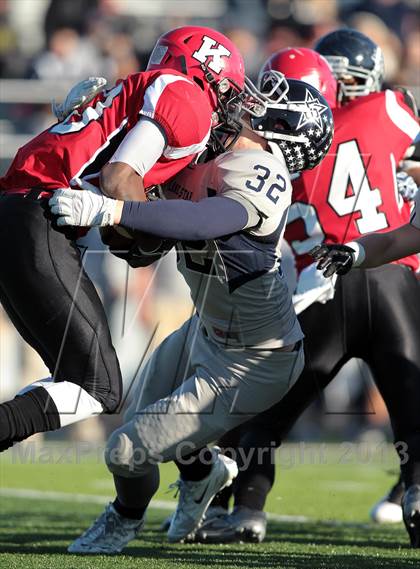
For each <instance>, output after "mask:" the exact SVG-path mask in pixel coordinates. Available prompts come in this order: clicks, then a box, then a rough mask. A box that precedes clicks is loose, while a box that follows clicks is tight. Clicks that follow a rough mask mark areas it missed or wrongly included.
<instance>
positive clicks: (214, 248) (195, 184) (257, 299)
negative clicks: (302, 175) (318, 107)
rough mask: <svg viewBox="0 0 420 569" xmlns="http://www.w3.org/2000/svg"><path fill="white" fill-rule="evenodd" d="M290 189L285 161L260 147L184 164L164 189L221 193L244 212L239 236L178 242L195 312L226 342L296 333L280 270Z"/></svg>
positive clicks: (264, 340)
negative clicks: (245, 222)
mask: <svg viewBox="0 0 420 569" xmlns="http://www.w3.org/2000/svg"><path fill="white" fill-rule="evenodd" d="M291 192H292V188H291V183H290V178H289V173H288V171H287V168H286V166H285V163H284V161H283V160H282V159H279V158H278V157H274V156H273V155H272V154H270V153H269V152H266V151H263V150H237V151H233V152H227V153H226V154H223V155H221V156H219V157H218V158H216V159H215V160H212V161H211V162H208V163H206V164H200V165H196V166H191V167H189V168H186V169H185V170H184V171H183V172H181V173H180V174H179V175H178V176H177V177H176V178H175V179H174V180H172V181H171V182H170V183H169V184H167V186H166V188H165V196H166V197H167V198H168V199H172V198H183V199H189V200H193V201H198V200H201V199H203V198H207V197H212V196H215V199H217V196H223V197H228V198H230V199H233V200H236V201H238V202H240V203H241V204H243V206H244V207H245V208H246V209H247V212H248V218H249V219H248V224H247V227H246V228H245V229H244V230H242V231H240V232H239V233H235V234H233V235H227V236H225V237H221V238H218V239H214V240H209V241H202V242H183V243H180V244H179V245H178V269H179V271H180V272H181V273H182V275H183V277H184V278H185V280H186V282H187V284H188V286H189V288H190V291H191V298H192V300H193V302H194V304H195V306H196V308H197V312H198V314H199V317H200V319H201V321H202V322H203V324H204V326H205V328H206V331H207V334H208V335H209V336H210V337H211V338H212V339H213V340H215V341H217V342H219V343H222V344H224V345H225V346H229V347H232V348H234V347H241V346H258V347H266V348H276V347H282V346H286V345H289V344H292V343H294V342H296V341H297V340H300V339H301V338H302V337H303V334H302V331H301V329H300V326H299V323H298V321H297V318H296V315H295V312H294V309H293V305H292V300H291V296H290V294H289V291H288V288H287V284H286V279H285V278H284V276H283V274H282V272H281V270H279V268H280V267H279V262H280V243H281V240H282V237H283V233H284V229H285V225H286V220H287V213H288V209H289V206H290V201H291ZM180 222H181V221H180Z"/></svg>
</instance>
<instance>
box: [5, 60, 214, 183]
mask: <svg viewBox="0 0 420 569" xmlns="http://www.w3.org/2000/svg"><path fill="white" fill-rule="evenodd" d="M141 115H144V116H147V117H149V118H152V119H153V120H154V121H156V122H157V123H158V124H159V125H160V127H161V128H162V129H163V131H164V133H165V136H166V140H167V146H166V148H165V152H164V155H163V156H161V158H160V159H159V160H158V162H156V164H155V165H154V166H153V168H152V169H151V170H150V171H149V172H147V173H146V175H145V177H144V187H145V188H147V187H149V186H152V185H153V184H159V183H162V182H165V181H166V180H168V179H169V178H171V177H172V176H174V175H175V174H177V173H178V172H179V171H180V170H182V168H184V167H185V166H187V165H188V164H189V163H190V162H191V160H192V159H193V157H194V156H195V155H196V154H197V153H198V152H200V151H201V150H203V149H204V148H205V146H206V143H207V140H208V137H209V135H210V126H211V115H212V109H211V107H210V103H209V101H208V99H207V96H206V95H205V94H204V92H203V91H202V90H201V89H200V87H199V86H198V85H197V84H196V83H194V82H193V81H192V80H191V79H189V78H188V77H186V76H185V75H183V74H182V73H179V72H178V71H175V70H173V69H166V70H158V71H145V72H143V73H136V74H133V75H129V76H128V77H127V78H126V79H124V80H120V81H118V82H117V84H116V85H115V86H114V87H113V88H111V89H109V90H107V91H105V92H103V93H101V94H99V95H98V96H97V97H96V98H95V99H94V100H93V101H92V102H91V103H89V105H88V106H87V107H86V108H85V109H84V110H83V112H82V113H80V114H79V113H72V114H71V115H70V116H69V117H68V118H67V119H65V120H64V121H62V122H59V123H56V124H54V125H53V126H52V127H51V128H49V129H47V130H45V131H44V132H42V133H41V134H39V135H38V136H37V137H35V138H34V139H32V140H31V141H30V142H28V143H27V144H25V146H23V147H22V148H20V149H19V151H18V152H17V154H16V156H15V159H14V160H13V162H12V164H11V166H10V168H9V170H8V171H7V173H6V175H5V176H4V177H3V178H0V188H1V189H2V190H5V191H7V190H17V189H27V188H45V189H47V190H53V189H56V188H60V187H66V186H69V184H70V181H71V180H72V179H73V178H74V177H76V176H79V177H84V176H87V175H93V174H95V173H98V172H99V171H100V170H101V168H102V166H104V165H105V164H106V163H107V162H108V160H109V159H110V158H111V156H112V155H113V154H114V152H115V150H116V149H117V147H118V145H119V144H120V143H121V141H122V139H123V138H124V136H125V135H126V134H127V132H128V131H129V130H130V129H132V128H133V126H135V124H136V123H137V122H138V120H139V119H140V117H141ZM141 151H142V149H141V148H139V153H140V152H141Z"/></svg>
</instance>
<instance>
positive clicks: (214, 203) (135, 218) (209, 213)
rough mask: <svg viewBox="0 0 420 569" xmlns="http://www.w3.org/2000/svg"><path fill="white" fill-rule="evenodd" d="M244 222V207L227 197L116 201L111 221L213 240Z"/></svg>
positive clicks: (173, 236)
mask: <svg viewBox="0 0 420 569" xmlns="http://www.w3.org/2000/svg"><path fill="white" fill-rule="evenodd" d="M247 222H248V213H247V211H246V209H245V208H244V207H243V206H242V205H241V204H240V203H238V202H236V201H234V200H231V199H228V198H219V197H217V198H207V199H204V200H202V201H200V202H188V201H184V200H168V201H158V202H150V203H138V202H125V203H122V202H118V204H117V208H116V211H115V217H114V224H115V225H117V224H118V225H121V226H123V227H125V228H127V229H131V230H135V231H144V232H145V233H151V234H152V235H157V236H159V237H164V238H167V239H176V240H186V241H199V240H203V239H204V240H205V239H215V238H217V237H222V236H224V235H229V234H231V233H236V232H237V231H240V230H241V229H243V228H244V227H246V225H247Z"/></svg>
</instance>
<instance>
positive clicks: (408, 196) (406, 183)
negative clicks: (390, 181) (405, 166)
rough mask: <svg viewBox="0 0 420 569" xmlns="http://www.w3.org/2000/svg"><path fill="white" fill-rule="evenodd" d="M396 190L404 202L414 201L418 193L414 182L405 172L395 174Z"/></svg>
mask: <svg viewBox="0 0 420 569" xmlns="http://www.w3.org/2000/svg"><path fill="white" fill-rule="evenodd" d="M397 188H398V193H399V194H400V196H401V197H402V198H403V200H404V201H406V202H410V201H412V200H414V198H415V197H416V194H417V192H418V191H419V188H418V186H417V184H416V181H415V180H414V178H413V177H412V176H410V174H407V172H397Z"/></svg>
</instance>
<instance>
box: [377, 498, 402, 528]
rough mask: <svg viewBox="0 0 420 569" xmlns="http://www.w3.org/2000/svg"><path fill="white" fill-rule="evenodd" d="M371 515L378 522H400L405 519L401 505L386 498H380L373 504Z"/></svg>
mask: <svg viewBox="0 0 420 569" xmlns="http://www.w3.org/2000/svg"><path fill="white" fill-rule="evenodd" d="M370 517H371V519H372V521H374V522H375V523H377V524H398V523H401V522H402V521H403V513H402V508H401V506H400V505H399V504H395V503H394V502H388V500H386V499H382V500H380V501H379V502H378V503H377V504H375V505H374V506H373V508H372V509H371V511H370Z"/></svg>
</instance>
